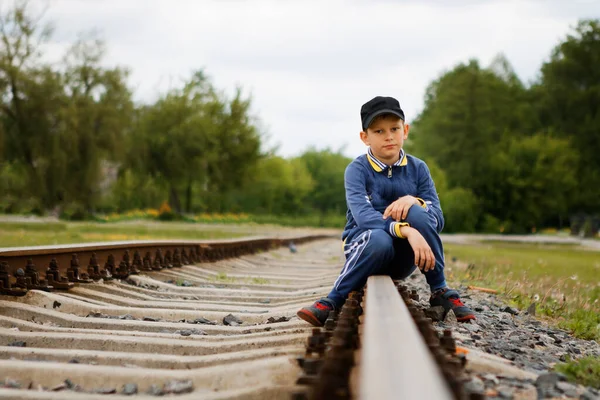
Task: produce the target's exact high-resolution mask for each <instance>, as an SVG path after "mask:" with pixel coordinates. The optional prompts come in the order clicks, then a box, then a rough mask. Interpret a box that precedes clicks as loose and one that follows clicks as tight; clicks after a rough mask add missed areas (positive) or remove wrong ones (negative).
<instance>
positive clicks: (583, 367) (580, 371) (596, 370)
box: [554, 356, 600, 389]
mask: <svg viewBox="0 0 600 400" xmlns="http://www.w3.org/2000/svg"><path fill="white" fill-rule="evenodd" d="M554 370H555V371H558V372H561V373H563V374H565V375H566V376H567V378H568V379H569V380H570V381H572V382H578V383H581V384H583V385H585V386H591V387H594V388H596V389H600V358H599V357H592V356H588V357H583V358H580V359H578V360H568V361H567V362H566V363H563V364H558V365H556V366H555V367H554Z"/></svg>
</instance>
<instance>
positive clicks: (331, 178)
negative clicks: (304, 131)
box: [299, 149, 352, 224]
mask: <svg viewBox="0 0 600 400" xmlns="http://www.w3.org/2000/svg"><path fill="white" fill-rule="evenodd" d="M299 159H300V160H302V161H303V162H304V164H305V165H306V168H307V170H308V172H309V174H310V176H311V177H312V179H313V181H314V188H313V191H312V193H311V194H310V197H309V198H308V200H307V201H308V204H310V206H311V208H312V209H313V210H315V211H317V212H318V213H319V214H320V216H321V224H323V221H324V218H325V216H326V214H327V213H338V214H344V213H345V212H346V195H345V190H344V171H345V170H346V167H347V166H348V164H349V163H350V162H351V161H352V160H351V159H349V158H347V157H345V156H344V155H343V154H342V153H341V152H340V151H336V152H334V151H332V150H330V149H325V150H320V151H317V150H316V149H310V150H308V151H306V152H304V153H303V154H302V155H301V156H300V157H299Z"/></svg>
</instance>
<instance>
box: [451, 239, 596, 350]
mask: <svg viewBox="0 0 600 400" xmlns="http://www.w3.org/2000/svg"><path fill="white" fill-rule="evenodd" d="M445 248H446V260H447V263H448V266H449V268H448V278H449V279H450V280H459V281H461V282H462V283H465V284H471V285H476V286H485V287H489V288H493V289H497V290H498V291H499V292H500V293H501V295H503V296H504V297H505V298H506V300H508V301H509V302H511V303H512V304H513V305H516V306H517V307H520V308H526V307H528V306H529V305H530V304H531V303H533V302H536V303H537V311H538V313H539V314H540V315H542V316H543V317H545V318H546V319H548V320H549V321H550V322H552V323H554V324H556V325H558V326H560V327H562V328H564V329H567V330H569V331H570V332H572V333H573V334H574V335H575V336H576V337H579V338H582V339H595V340H600V282H599V279H598V277H599V276H600V253H599V252H593V251H586V250H581V249H579V248H578V247H573V246H564V245H559V246H556V245H540V244H517V243H490V242H486V243H483V244H480V245H454V244H448V245H446V246H445ZM454 258H456V260H457V262H456V263H453V262H452V260H453V259H454ZM467 265H468V267H467Z"/></svg>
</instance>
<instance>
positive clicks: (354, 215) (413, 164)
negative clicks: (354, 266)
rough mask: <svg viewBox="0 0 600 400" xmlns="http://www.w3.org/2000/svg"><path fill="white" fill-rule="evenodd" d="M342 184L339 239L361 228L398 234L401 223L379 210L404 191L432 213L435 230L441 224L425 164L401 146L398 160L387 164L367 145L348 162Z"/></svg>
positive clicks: (442, 220) (436, 200) (441, 216)
mask: <svg viewBox="0 0 600 400" xmlns="http://www.w3.org/2000/svg"><path fill="white" fill-rule="evenodd" d="M344 185H345V188H346V203H347V205H348V211H347V213H346V218H347V223H346V227H345V228H344V232H343V234H342V239H344V240H345V241H346V242H350V241H351V240H352V238H353V237H354V236H355V235H356V234H357V233H359V232H362V231H364V230H365V229H383V230H385V231H386V232H387V233H389V234H390V235H391V236H393V237H401V236H400V226H401V224H398V223H397V222H395V221H394V220H393V219H392V218H390V217H388V218H387V219H385V220H384V219H383V212H384V211H385V209H386V208H387V206H389V205H390V204H391V203H392V202H394V201H396V200H397V199H398V198H400V197H402V196H406V195H411V196H414V197H416V198H418V199H419V201H420V202H421V206H422V207H423V208H424V209H425V210H426V211H427V212H428V213H432V214H433V216H434V217H435V220H436V230H437V232H438V233H439V232H441V231H442V229H443V227H444V215H443V213H442V208H441V207H440V200H439V198H438V195H437V192H436V190H435V185H434V183H433V179H432V178H431V173H430V172H429V168H428V167H427V164H425V162H424V161H422V160H420V159H418V158H417V157H414V156H411V155H409V154H406V153H405V152H404V150H402V153H401V154H400V159H399V160H398V162H396V163H395V164H394V165H393V166H391V167H390V166H387V165H385V164H384V163H382V162H381V161H379V160H378V159H377V158H375V157H374V156H373V154H372V153H371V149H369V150H368V151H367V154H363V155H361V156H359V157H357V158H356V159H354V161H352V162H351V163H350V164H349V165H348V167H347V168H346V172H345V174H344Z"/></svg>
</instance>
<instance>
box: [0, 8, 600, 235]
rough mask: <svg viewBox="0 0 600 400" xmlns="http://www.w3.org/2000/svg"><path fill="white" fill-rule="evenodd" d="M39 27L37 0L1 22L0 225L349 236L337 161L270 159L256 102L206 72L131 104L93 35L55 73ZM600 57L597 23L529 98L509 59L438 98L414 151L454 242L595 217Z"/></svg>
mask: <svg viewBox="0 0 600 400" xmlns="http://www.w3.org/2000/svg"><path fill="white" fill-rule="evenodd" d="M41 17H43V15H35V13H34V12H33V11H32V9H31V8H30V7H29V6H28V3H27V2H26V1H16V2H14V3H13V4H12V5H11V6H9V7H8V8H6V9H3V10H2V11H0V95H1V96H0V212H5V213H22V214H39V215H42V214H46V213H49V214H52V215H59V216H61V217H63V218H65V219H97V220H106V218H108V219H110V218H132V217H131V215H133V214H135V212H133V211H134V210H156V209H158V208H159V207H160V206H161V204H163V202H165V201H166V202H167V203H168V205H169V207H170V208H171V211H170V212H162V213H159V214H158V218H160V219H163V220H174V219H183V220H186V221H196V220H198V217H197V216H198V215H211V216H212V215H241V214H245V215H251V217H249V218H250V219H251V220H252V221H263V222H264V221H268V222H281V223H283V224H290V225H307V224H313V225H317V226H333V227H337V228H341V227H342V226H343V224H344V214H345V212H346V204H345V195H344V185H343V175H344V170H345V168H346V166H347V165H348V164H349V163H350V161H351V160H350V159H349V158H347V157H345V156H344V155H343V153H342V151H341V150H331V149H321V150H317V149H316V148H309V149H308V150H306V151H305V152H304V153H302V154H299V155H298V156H296V157H289V158H284V157H281V156H278V155H277V154H275V153H273V152H270V151H266V152H265V151H264V150H262V147H263V146H264V145H265V144H264V143H263V138H264V136H263V133H262V132H261V131H260V129H259V128H258V126H259V124H258V120H257V118H256V117H255V116H254V115H252V112H251V110H252V102H251V98H250V97H249V96H246V95H245V94H244V90H243V89H242V88H241V87H237V88H235V90H234V91H233V94H231V95H225V92H224V91H223V90H220V89H218V88H216V87H215V86H214V85H213V83H212V82H211V79H210V78H209V77H208V75H207V74H206V73H205V71H204V70H196V71H192V72H191V73H190V74H189V75H188V76H186V77H184V79H183V80H182V81H181V83H180V84H178V85H174V86H173V87H171V88H170V89H169V90H168V91H166V92H164V93H160V94H159V95H158V98H157V99H156V100H155V101H153V102H152V103H143V102H142V103H139V104H135V103H134V102H133V100H132V99H133V92H132V90H131V88H130V87H129V86H128V83H127V82H128V79H129V71H128V69H127V68H126V67H122V66H113V67H107V66H106V64H105V59H104V55H105V54H106V51H107V48H106V45H105V43H104V42H103V40H102V39H101V38H99V37H98V36H96V35H94V34H82V35H80V36H79V37H78V38H77V40H75V41H74V42H73V43H72V44H71V46H70V47H69V48H68V50H67V51H66V52H65V54H64V55H63V57H62V59H61V61H60V62H58V63H52V64H51V63H49V62H47V61H46V60H47V59H48V57H44V54H43V51H44V50H46V49H47V47H46V46H45V44H46V43H48V41H49V40H50V39H51V34H52V29H51V28H50V26H49V25H44V24H43V23H42V22H41V21H43V19H42V18H41ZM599 54H600V22H599V21H598V20H583V21H580V22H579V24H578V25H577V26H576V27H575V28H574V29H573V31H572V32H571V33H570V34H569V35H568V36H567V37H566V38H565V39H564V40H563V41H561V42H560V43H558V44H557V46H556V47H555V49H554V50H553V52H552V54H551V56H550V58H549V59H548V61H547V62H546V63H544V65H543V66H542V69H541V73H540V77H539V79H538V80H537V81H536V82H534V83H533V84H532V85H531V86H530V87H527V86H526V85H524V84H523V83H522V82H521V81H520V80H519V78H518V77H517V75H516V73H515V72H514V71H513V69H512V67H511V65H510V63H509V61H508V60H507V59H506V58H505V57H504V56H502V55H499V56H497V57H496V58H495V59H494V60H493V62H492V63H491V65H489V66H487V67H484V66H481V65H480V63H479V62H478V61H477V60H469V61H467V62H464V63H461V64H459V65H457V66H455V67H454V68H452V69H450V70H448V71H446V72H445V73H443V74H441V75H440V76H439V77H438V78H437V79H435V80H434V81H433V82H432V83H431V84H430V85H429V87H428V88H427V92H426V95H425V106H424V109H423V111H422V113H421V114H420V115H419V116H418V118H417V119H416V120H415V121H414V125H413V129H412V130H411V135H410V140H409V141H408V142H407V143H406V148H407V150H408V151H409V152H411V153H414V154H415V155H416V156H418V157H421V158H423V159H425V160H426V161H427V163H428V165H429V167H430V170H431V172H432V175H433V176H434V180H435V182H436V188H437V190H438V193H439V196H440V200H441V205H442V209H443V210H444V212H445V218H446V225H445V230H446V232H458V231H462V232H472V231H487V232H504V233H515V232H532V231H537V230H540V229H543V228H546V227H552V226H557V225H558V227H559V228H562V225H564V224H566V223H567V221H569V218H570V217H572V216H573V214H575V213H579V212H584V213H587V214H600V206H599V205H598V202H597V199H598V197H600V157H597V154H598V153H599V152H600V135H598V132H599V131H600V86H599V85H600V84H599V82H600V75H599V74H600V72H599V71H600V55H599ZM128 212H130V214H129V215H130V216H127V217H125V216H126V215H128ZM132 212H133V213H132ZM112 215H115V216H116V217H106V216H112ZM140 215H141V216H140V218H147V216H146V215H145V214H140ZM148 218H150V217H148ZM152 218H153V217H152ZM204 219H206V218H204ZM210 219H212V217H210ZM218 219H220V218H218ZM225 220H229V218H225ZM587 221H588V222H587V223H588V225H590V226H591V221H590V219H589V218H588V220H587ZM590 230H592V229H590Z"/></svg>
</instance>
